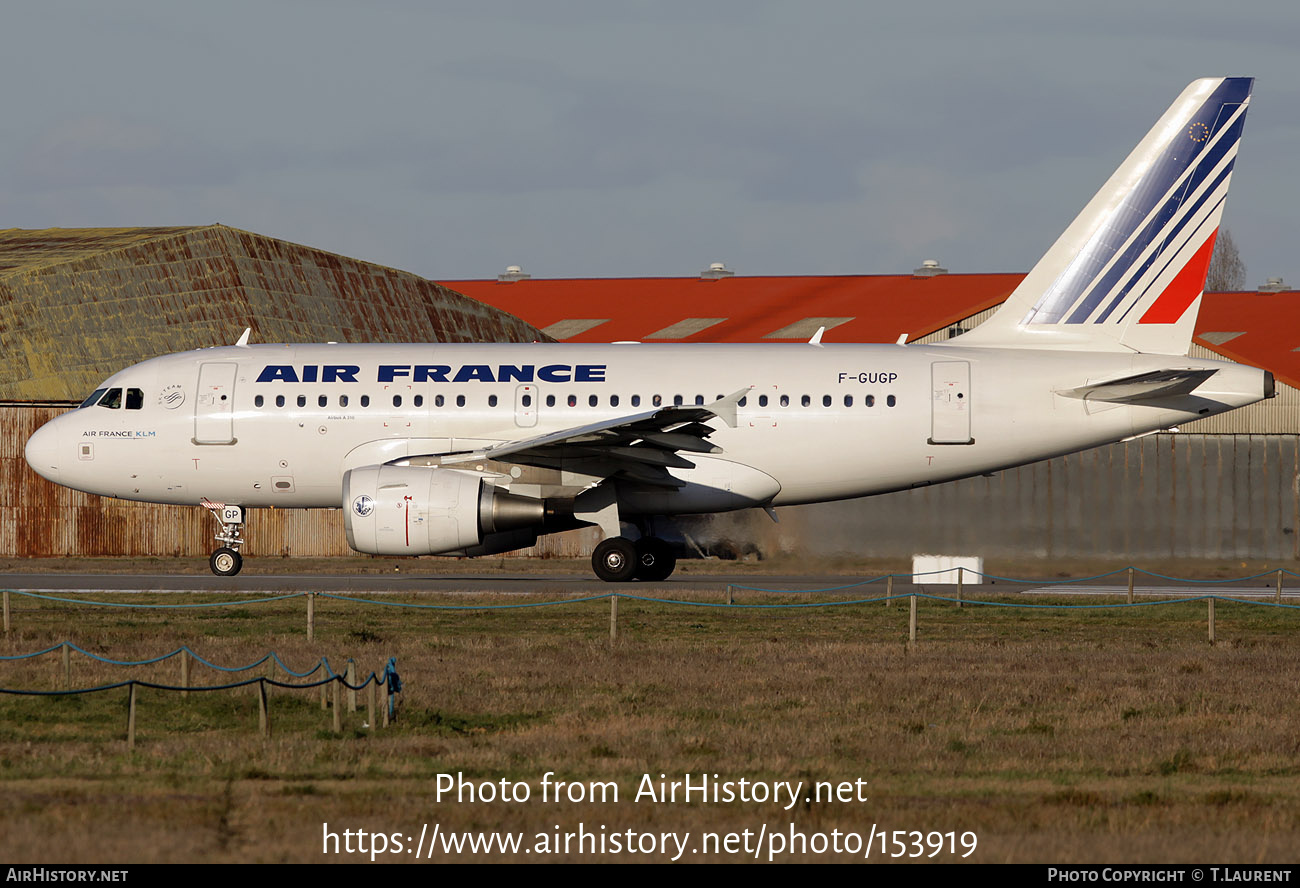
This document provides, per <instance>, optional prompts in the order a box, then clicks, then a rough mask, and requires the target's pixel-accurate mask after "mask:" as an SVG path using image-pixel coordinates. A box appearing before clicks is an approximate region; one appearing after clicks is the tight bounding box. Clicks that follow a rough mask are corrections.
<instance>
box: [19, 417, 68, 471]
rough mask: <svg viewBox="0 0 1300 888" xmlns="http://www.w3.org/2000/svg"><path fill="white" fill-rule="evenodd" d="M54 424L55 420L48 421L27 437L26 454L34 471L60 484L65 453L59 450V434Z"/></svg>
mask: <svg viewBox="0 0 1300 888" xmlns="http://www.w3.org/2000/svg"><path fill="white" fill-rule="evenodd" d="M53 425H54V423H53V422H47V423H46V424H45V425H43V426H41V427H40V428H39V429H37V430H36V431H35V432H34V433H33V434H32V436H31V437H30V438H28V439H27V448H26V450H25V451H24V456H26V457H27V465H29V466H31V467H32V471H34V472H35V473H36V474H38V475H40V476H41V477H42V478H45V479H47V480H49V481H53V482H54V483H55V484H58V483H59V462H60V460H61V459H62V458H63V456H64V454H62V453H60V452H59V451H60V448H59V434H58V433H57V432H56V431H55V430H54V429H53V428H52V426H53Z"/></svg>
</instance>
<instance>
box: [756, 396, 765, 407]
mask: <svg viewBox="0 0 1300 888" xmlns="http://www.w3.org/2000/svg"><path fill="white" fill-rule="evenodd" d="M758 406H759V407H766V406H767V395H759V396H758Z"/></svg>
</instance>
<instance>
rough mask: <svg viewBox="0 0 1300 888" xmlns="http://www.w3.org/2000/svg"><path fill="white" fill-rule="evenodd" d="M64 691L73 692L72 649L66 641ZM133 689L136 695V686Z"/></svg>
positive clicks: (64, 644)
mask: <svg viewBox="0 0 1300 888" xmlns="http://www.w3.org/2000/svg"><path fill="white" fill-rule="evenodd" d="M63 689H64V690H65V691H70V690H72V648H71V646H69V644H68V643H67V642H66V641H65V642H64V643H63ZM131 689H132V693H134V691H135V685H132V686H131ZM132 699H134V698H132Z"/></svg>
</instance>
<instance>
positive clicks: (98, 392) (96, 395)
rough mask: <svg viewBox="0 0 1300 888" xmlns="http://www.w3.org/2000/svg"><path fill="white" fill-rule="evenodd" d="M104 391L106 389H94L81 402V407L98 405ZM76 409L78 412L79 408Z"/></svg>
mask: <svg viewBox="0 0 1300 888" xmlns="http://www.w3.org/2000/svg"><path fill="white" fill-rule="evenodd" d="M105 391H107V389H95V390H94V391H93V392H91V393H90V397H89V398H87V399H86V400H84V401H82V402H81V406H82V407H89V406H90V405H91V404H96V403H98V402H99V399H100V398H102V397H103V396H104V392H105ZM77 409H78V410H80V409H81V408H80V407H79V408H77Z"/></svg>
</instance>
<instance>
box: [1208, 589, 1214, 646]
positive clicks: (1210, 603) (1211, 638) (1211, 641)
mask: <svg viewBox="0 0 1300 888" xmlns="http://www.w3.org/2000/svg"><path fill="white" fill-rule="evenodd" d="M1206 601H1208V602H1209V605H1210V608H1209V610H1210V644H1214V596H1210V597H1209V598H1207V599H1206Z"/></svg>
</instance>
